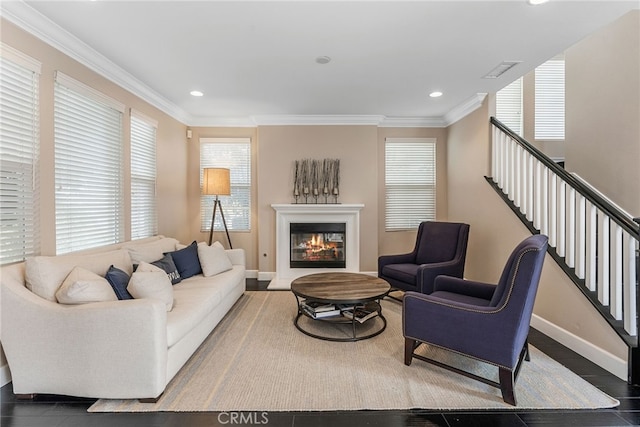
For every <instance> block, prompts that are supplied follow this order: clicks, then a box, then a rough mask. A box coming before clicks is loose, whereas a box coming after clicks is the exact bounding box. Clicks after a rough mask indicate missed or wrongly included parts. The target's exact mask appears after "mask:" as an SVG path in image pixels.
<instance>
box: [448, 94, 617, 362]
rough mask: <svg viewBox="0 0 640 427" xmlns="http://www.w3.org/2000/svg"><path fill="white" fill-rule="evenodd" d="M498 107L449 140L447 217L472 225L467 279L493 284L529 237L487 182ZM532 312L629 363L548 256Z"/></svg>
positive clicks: (456, 128) (453, 131)
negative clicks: (491, 120)
mask: <svg viewBox="0 0 640 427" xmlns="http://www.w3.org/2000/svg"><path fill="white" fill-rule="evenodd" d="M494 103H495V97H493V96H492V97H489V99H488V100H487V101H485V105H483V107H482V108H481V109H479V110H476V111H475V112H474V113H472V114H470V115H469V116H467V117H465V118H464V119H462V120H460V121H459V122H457V123H455V124H453V125H452V126H450V127H449V137H448V141H447V146H448V158H449V181H448V183H449V186H448V200H449V219H450V220H461V221H464V222H468V223H469V224H471V229H470V234H469V247H468V251H467V263H466V269H465V276H466V277H467V278H469V279H473V280H481V281H488V282H492V283H496V282H497V280H498V279H499V276H500V273H501V272H502V268H503V267H504V263H505V262H506V260H507V258H508V256H509V254H510V253H511V251H512V250H513V248H514V247H515V246H516V245H517V244H518V243H519V242H520V241H521V240H523V239H524V238H526V237H527V236H528V235H530V233H529V232H528V230H527V228H526V227H525V226H524V225H523V224H522V223H521V222H520V220H519V219H518V218H517V217H516V216H515V215H514V214H513V212H512V211H511V210H510V208H509V207H508V206H507V205H506V204H505V203H504V202H503V201H502V199H501V198H500V197H499V196H498V194H497V193H496V192H495V191H494V190H493V189H492V188H491V187H490V186H489V184H488V183H487V182H486V181H485V179H484V178H483V176H484V175H489V174H490V173H489V159H490V157H489V150H490V143H489V141H490V136H489V122H488V119H489V115H490V114H489V104H494ZM453 162H455V167H453V164H452V163H453ZM567 301H570V304H568V303H567ZM534 313H535V314H536V315H537V316H540V317H541V318H542V319H545V320H547V321H549V322H551V323H552V324H555V325H557V326H559V327H560V328H562V329H565V330H566V331H569V332H570V333H572V334H575V335H576V336H578V337H580V338H583V339H584V340H586V341H587V342H589V343H591V344H593V345H594V346H596V347H600V348H602V349H605V350H606V351H608V352H610V353H612V354H614V355H616V356H617V357H619V358H621V359H623V360H626V357H627V348H626V346H625V344H624V343H623V342H622V340H621V339H619V338H618V336H617V335H616V334H615V332H614V331H613V330H612V329H611V327H610V326H609V325H608V324H607V323H606V322H605V320H604V319H602V318H601V317H600V316H599V315H598V314H597V312H596V310H595V309H594V308H593V306H592V305H591V304H590V303H589V302H588V300H587V299H586V298H584V296H583V295H582V293H581V292H580V290H579V289H577V287H576V286H575V285H574V284H573V282H571V281H570V280H569V278H568V277H567V276H566V275H565V274H564V272H563V271H562V270H561V269H560V268H559V267H558V265H557V264H556V263H555V261H554V260H553V259H552V258H550V257H549V256H547V258H546V260H545V265H544V268H543V272H542V277H541V281H540V287H539V291H538V295H537V298H536V304H535V307H534Z"/></svg>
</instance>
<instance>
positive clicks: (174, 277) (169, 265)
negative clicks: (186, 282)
mask: <svg viewBox="0 0 640 427" xmlns="http://www.w3.org/2000/svg"><path fill="white" fill-rule="evenodd" d="M151 264H153V265H155V266H156V267H160V268H161V269H163V270H164V271H165V272H166V273H167V276H169V279H171V284H172V285H175V284H176V283H180V281H181V280H182V277H180V273H179V272H178V269H177V268H176V265H175V264H174V263H173V258H171V255H169V254H166V255H165V256H164V257H163V258H162V259H159V260H158V261H154V262H152V263H151Z"/></svg>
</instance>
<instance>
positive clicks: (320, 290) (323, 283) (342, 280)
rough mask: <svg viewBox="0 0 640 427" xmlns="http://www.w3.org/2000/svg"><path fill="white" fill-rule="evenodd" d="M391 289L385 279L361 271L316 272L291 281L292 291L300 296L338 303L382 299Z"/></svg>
mask: <svg viewBox="0 0 640 427" xmlns="http://www.w3.org/2000/svg"><path fill="white" fill-rule="evenodd" d="M390 289H391V286H390V285H389V283H387V282H386V281H385V280H383V279H380V278H378V277H375V276H370V275H368V274H361V273H344V272H339V273H316V274H309V275H307V276H302V277H298V278H297V279H295V280H293V282H291V291H292V292H293V293H294V294H296V295H298V296H300V297H303V298H309V299H312V300H315V301H320V302H328V303H336V304H349V303H360V302H366V301H372V300H376V299H380V298H382V297H384V296H385V295H386V294H387V293H388V292H389V290H390Z"/></svg>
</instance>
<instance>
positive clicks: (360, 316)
mask: <svg viewBox="0 0 640 427" xmlns="http://www.w3.org/2000/svg"><path fill="white" fill-rule="evenodd" d="M342 315H343V316H344V317H346V318H347V319H353V318H354V317H355V320H356V321H357V322H359V323H364V322H365V321H367V320H369V319H371V318H373V317H376V316H377V315H378V311H377V310H367V309H366V307H365V308H360V307H358V308H355V309H353V310H345V311H343V312H342Z"/></svg>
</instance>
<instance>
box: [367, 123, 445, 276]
mask: <svg viewBox="0 0 640 427" xmlns="http://www.w3.org/2000/svg"><path fill="white" fill-rule="evenodd" d="M386 138H435V139H436V219H437V220H443V221H444V220H446V219H447V129H446V128H420V129H414V128H379V129H378V170H379V171H380V173H379V174H378V200H379V201H380V203H378V218H379V221H378V254H380V255H386V254H399V253H406V252H411V251H412V250H413V248H414V246H415V244H416V232H417V231H416V230H411V231H385V224H384V215H385V203H384V202H385V188H384V162H385V158H384V142H385V139H386ZM376 269H377V267H376Z"/></svg>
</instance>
